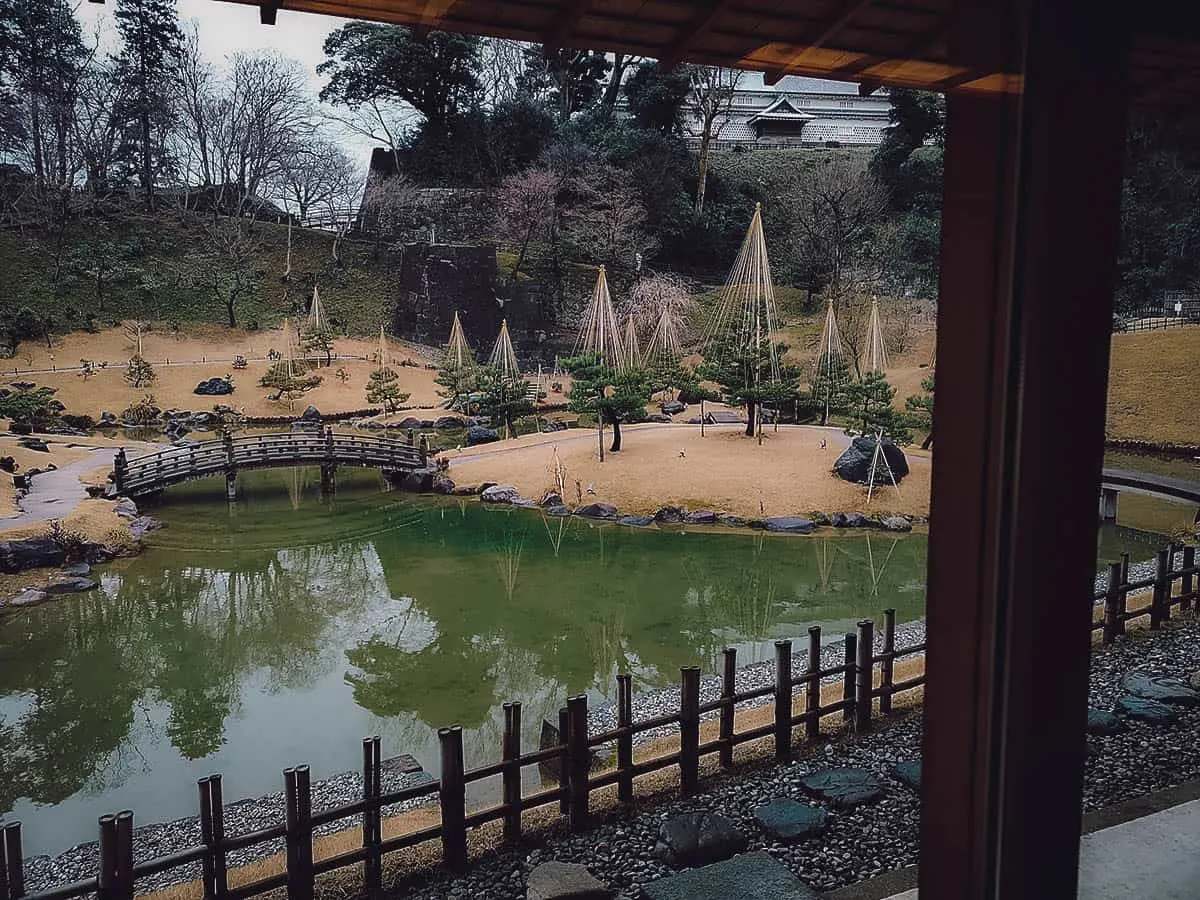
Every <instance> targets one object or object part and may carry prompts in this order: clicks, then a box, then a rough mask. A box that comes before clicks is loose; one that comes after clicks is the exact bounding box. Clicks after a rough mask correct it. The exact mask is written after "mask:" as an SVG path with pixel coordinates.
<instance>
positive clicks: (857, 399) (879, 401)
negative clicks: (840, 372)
mask: <svg viewBox="0 0 1200 900" xmlns="http://www.w3.org/2000/svg"><path fill="white" fill-rule="evenodd" d="M846 396H847V399H848V405H849V408H850V415H851V416H852V417H853V418H854V420H855V421H856V422H858V423H859V424H860V426H861V428H862V432H863V434H876V433H877V432H883V436H884V437H887V438H891V439H892V440H894V441H896V442H897V443H900V444H907V443H909V442H910V441H911V440H912V435H911V434H910V433H909V430H908V420H907V418H906V417H905V416H904V415H903V414H900V413H898V412H897V411H896V410H895V409H893V408H892V400H893V399H894V398H895V396H896V389H895V388H894V387H892V386H891V385H890V384H888V380H887V378H886V377H884V375H883V374H882V373H879V372H868V373H867V374H866V375H864V376H863V377H862V378H860V379H859V380H858V381H855V382H854V383H852V384H851V385H850V386H849V387H848V388H847V389H846Z"/></svg>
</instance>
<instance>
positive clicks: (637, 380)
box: [563, 353, 650, 453]
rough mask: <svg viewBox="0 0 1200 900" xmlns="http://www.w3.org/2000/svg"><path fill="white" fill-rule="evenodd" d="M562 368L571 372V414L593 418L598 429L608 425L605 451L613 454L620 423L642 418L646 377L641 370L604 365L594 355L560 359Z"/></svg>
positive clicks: (617, 446) (647, 397) (647, 384)
mask: <svg viewBox="0 0 1200 900" xmlns="http://www.w3.org/2000/svg"><path fill="white" fill-rule="evenodd" d="M563 366H564V367H565V368H566V370H567V371H568V372H570V373H571V379H572V384H571V393H570V394H569V395H568V399H569V400H570V408H571V411H572V412H577V413H589V414H591V415H593V416H595V417H596V420H597V422H598V423H599V424H600V426H601V427H603V426H604V425H612V427H613V441H612V446H611V447H609V450H611V451H612V452H614V453H616V452H617V451H619V450H620V449H621V423H622V422H637V421H639V420H641V419H644V418H645V417H646V404H647V403H648V402H650V376H649V375H648V374H647V373H646V372H645V371H643V370H641V369H630V368H620V367H618V366H612V365H606V364H605V363H604V362H602V361H601V360H600V357H599V356H597V355H596V354H594V353H588V354H585V355H583V356H577V357H574V358H573V359H566V360H563Z"/></svg>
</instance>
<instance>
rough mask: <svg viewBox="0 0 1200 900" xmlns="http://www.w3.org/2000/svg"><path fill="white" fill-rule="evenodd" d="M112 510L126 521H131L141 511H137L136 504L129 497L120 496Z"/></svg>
mask: <svg viewBox="0 0 1200 900" xmlns="http://www.w3.org/2000/svg"><path fill="white" fill-rule="evenodd" d="M113 512H114V513H116V514H117V515H118V516H120V517H121V518H122V519H126V520H128V521H133V520H134V519H136V518H137V517H138V516H140V515H141V513H139V512H138V508H137V504H136V503H134V502H133V500H131V499H130V498H129V497H122V498H121V499H120V500H118V501H117V505H116V506H114V507H113Z"/></svg>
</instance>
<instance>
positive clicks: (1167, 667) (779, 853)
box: [26, 620, 1200, 900]
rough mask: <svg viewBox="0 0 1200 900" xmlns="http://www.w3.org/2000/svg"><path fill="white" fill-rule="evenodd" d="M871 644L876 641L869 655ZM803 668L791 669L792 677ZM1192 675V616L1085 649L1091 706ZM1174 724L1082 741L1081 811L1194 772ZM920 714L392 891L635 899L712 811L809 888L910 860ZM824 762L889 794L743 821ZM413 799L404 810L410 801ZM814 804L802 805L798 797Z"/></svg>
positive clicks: (169, 830) (261, 851)
mask: <svg viewBox="0 0 1200 900" xmlns="http://www.w3.org/2000/svg"><path fill="white" fill-rule="evenodd" d="M897 632H898V633H897V646H910V645H911V644H913V643H917V642H919V641H921V640H923V639H924V628H923V624H922V623H920V622H914V623H907V624H906V625H905V626H902V627H901V628H898V629H897ZM877 649H878V647H877ZM842 652H843V650H842V644H841V642H840V641H834V642H831V643H829V644H828V645H827V646H826V647H825V648H824V656H825V661H824V662H823V665H830V664H831V663H832V664H836V663H837V662H839V661H840V660H841V654H842ZM805 664H806V663H803V662H802V663H800V665H799V666H798V667H796V669H795V671H796V674H802V672H803V668H804V666H805ZM773 666H774V663H773V661H771V662H768V663H759V664H755V665H753V666H747V667H746V668H744V669H742V670H740V671H739V673H738V682H737V684H738V689H739V690H742V689H745V688H750V687H754V686H756V685H760V684H768V683H770V680H771V678H772V671H773ZM1197 670H1200V623H1197V622H1195V621H1191V620H1188V621H1187V622H1185V623H1182V624H1178V625H1176V626H1173V627H1171V628H1169V629H1167V630H1165V631H1163V632H1161V633H1159V634H1157V635H1152V636H1150V635H1146V634H1145V633H1141V634H1138V635H1135V636H1133V637H1130V638H1125V639H1121V640H1119V641H1118V642H1117V643H1116V644H1114V645H1113V646H1111V647H1108V648H1105V649H1103V650H1098V651H1097V652H1096V653H1095V654H1094V655H1093V663H1092V676H1091V697H1090V703H1091V705H1093V706H1095V707H1098V708H1101V709H1111V708H1112V706H1113V704H1114V703H1115V702H1116V700H1117V698H1118V697H1119V696H1121V694H1122V693H1123V692H1122V690H1121V680H1122V679H1123V678H1124V677H1125V675H1127V674H1128V673H1130V672H1133V671H1138V672H1144V673H1147V674H1151V675H1157V676H1167V677H1174V678H1182V679H1184V680H1186V679H1187V678H1188V677H1189V676H1190V675H1191V673H1193V672H1196V671H1197ZM702 690H703V691H704V692H705V693H704V696H705V697H711V696H714V695H715V694H714V693H713V692H714V691H717V690H719V681H718V680H717V679H705V681H704V682H703V683H702ZM676 708H678V689H677V688H674V689H670V688H669V689H664V690H661V691H656V692H651V693H648V694H644V695H641V696H640V697H638V698H636V699H635V717H636V718H644V717H647V716H653V715H659V714H661V713H662V712H665V711H668V710H671V709H676ZM1179 712H1180V719H1179V722H1178V724H1176V725H1174V726H1169V727H1162V726H1152V725H1147V724H1143V723H1139V722H1130V723H1129V729H1128V730H1127V731H1125V732H1123V733H1121V734H1116V735H1111V736H1105V737H1092V738H1089V744H1090V746H1091V748H1092V755H1091V756H1090V757H1089V759H1088V762H1087V767H1086V783H1085V787H1084V808H1085V809H1088V810H1091V809H1097V808H1101V807H1104V806H1108V805H1110V804H1112V803H1115V802H1119V801H1121V800H1124V799H1128V798H1130V797H1134V796H1138V795H1141V794H1145V793H1147V792H1150V791H1154V790H1159V789H1161V788H1164V787H1169V786H1171V785H1174V784H1178V783H1180V782H1183V781H1187V780H1189V779H1192V778H1197V777H1200V742H1198V741H1196V740H1195V735H1196V734H1197V733H1198V732H1200V708H1196V709H1180V710H1179ZM613 715H614V714H613V712H612V711H611V710H610V709H608V708H602V709H597V710H594V711H592V718H591V721H590V725H591V726H592V727H596V728H599V727H604V726H605V724H606V723H611V722H612V721H613ZM920 744H921V715H920V713H919V712H914V713H909V714H904V715H899V716H897V717H895V718H893V719H892V720H890V721H889V722H888V724H887V725H886V727H880V728H878V729H877V730H874V731H872V732H870V733H868V734H866V735H862V736H860V737H857V738H846V739H839V740H835V741H831V742H827V743H824V744H818V745H808V746H807V747H806V748H803V749H802V751H801V752H805V753H806V754H807V755H806V756H805V757H804V758H803V759H800V760H797V761H795V762H793V763H790V764H786V765H773V764H760V765H747V766H744V767H742V768H740V769H737V770H735V771H733V772H731V773H728V774H719V775H717V776H715V777H713V778H711V779H710V780H709V781H708V782H707V783H706V785H705V788H704V793H703V794H702V795H701V796H699V797H694V798H690V799H688V800H679V799H668V800H659V801H657V802H653V803H646V804H642V805H640V806H639V807H637V808H635V809H634V810H633V811H632V812H631V813H630V814H628V815H624V816H610V817H608V818H606V819H605V820H604V821H601V822H600V823H599V824H598V826H597V827H596V828H594V829H592V830H590V831H588V832H587V833H585V834H577V835H576V834H570V833H568V832H566V831H565V829H563V828H561V827H556V828H555V829H553V830H551V832H550V833H549V834H548V835H547V836H546V839H545V841H544V842H542V843H541V844H540V845H539V846H538V847H536V848H533V849H531V848H530V847H517V848H510V849H500V850H494V851H490V852H489V853H487V854H485V856H484V857H483V858H482V859H481V860H480V861H479V862H478V863H477V864H476V865H474V866H473V867H472V869H471V871H470V872H469V873H467V874H465V875H463V876H460V877H458V878H453V877H451V876H449V875H447V874H445V873H442V872H438V871H435V872H432V873H429V874H427V875H425V876H422V877H421V878H419V879H417V880H416V881H412V882H409V883H407V884H405V885H403V886H399V890H400V891H401V895H403V896H409V897H412V898H415V900H435V898H438V900H441V898H468V897H469V898H472V900H520V898H523V897H524V896H525V879H526V877H527V876H528V873H529V872H530V870H532V868H533V867H534V866H536V865H537V864H539V863H541V862H546V861H548V860H552V859H556V860H561V861H566V862H578V863H583V864H585V865H587V866H588V867H589V869H591V870H592V872H593V873H594V874H595V875H596V876H597V877H599V878H600V879H602V880H604V881H606V882H607V883H609V884H610V885H612V886H613V887H614V888H615V889H616V890H617V892H618V893H617V897H618V900H634V898H636V897H638V896H639V893H640V889H641V886H642V885H644V884H646V883H648V882H651V881H653V880H655V879H657V878H661V877H663V876H665V875H668V874H671V872H672V871H673V870H672V869H670V868H669V867H668V866H667V865H665V864H664V863H663V862H661V861H660V860H659V859H658V858H657V857H656V856H655V855H654V845H655V841H656V838H657V836H658V831H659V828H660V826H661V825H662V823H663V821H664V820H665V819H667V818H669V817H671V816H674V815H678V814H680V813H683V812H691V811H701V810H704V811H711V812H719V813H721V814H722V815H725V816H727V817H728V818H729V819H731V820H732V821H733V822H734V823H735V824H736V825H737V826H738V827H739V828H740V829H741V830H742V831H743V832H744V833H745V834H746V835H748V836H749V837H750V849H751V850H765V851H766V852H767V853H770V854H771V855H772V856H774V857H776V858H777V859H778V860H780V861H781V862H782V863H784V864H785V865H787V866H788V867H789V868H790V869H791V870H792V871H793V872H795V873H796V875H797V876H798V877H799V878H800V879H801V880H803V881H804V882H806V883H807V884H809V885H811V886H812V887H814V888H816V889H818V890H829V889H833V888H836V887H840V886H843V885H846V884H850V883H853V882H856V881H860V880H862V879H865V878H869V877H872V876H874V875H878V874H880V873H882V872H885V871H889V870H892V869H896V868H902V867H905V866H909V865H913V864H914V863H915V862H916V857H917V845H918V823H919V816H920V804H919V800H918V797H917V795H916V793H914V792H913V791H912V790H910V789H909V788H907V787H905V786H904V785H902V784H901V783H900V782H899V781H897V780H896V779H895V778H894V777H893V776H892V775H891V774H890V769H891V767H892V766H893V765H894V764H895V763H897V762H900V761H905V760H914V759H917V758H918V757H919V753H920ZM834 766H855V767H860V768H864V769H867V770H869V771H871V772H873V773H875V774H876V775H877V776H878V777H879V778H880V780H881V782H882V783H883V785H884V787H885V791H886V796H885V797H884V798H883V799H882V800H879V801H877V802H875V803H870V804H866V805H864V806H861V807H858V808H857V809H854V810H851V811H839V810H836V809H832V808H831V809H829V810H828V812H829V825H828V828H827V830H826V832H825V833H824V834H823V835H822V836H820V837H819V838H814V839H810V840H804V841H800V842H798V843H792V844H784V843H776V842H773V841H771V840H770V839H768V838H766V837H765V835H764V834H763V832H762V831H761V830H760V829H759V828H758V826H757V825H756V824H755V821H754V819H753V813H754V810H755V808H756V807H758V806H759V805H761V804H763V803H766V802H767V801H769V800H772V799H774V798H776V797H792V798H795V799H797V800H806V799H807V798H806V796H805V794H804V792H803V790H802V788H801V787H800V784H799V779H800V778H801V777H802V776H804V775H806V774H809V773H811V772H815V771H819V770H821V769H825V768H829V767H834ZM422 777H428V776H424V775H423V774H417V775H415V776H414V775H409V776H392V777H391V778H385V784H384V790H392V789H395V788H397V787H400V786H403V785H404V784H406V783H412V781H410V780H409V779H419V778H422ZM360 794H361V778H360V777H359V776H358V775H357V774H355V773H345V774H343V775H340V776H337V777H335V778H332V779H329V780H327V781H324V782H320V783H319V784H315V785H314V797H313V808H314V810H319V809H325V808H328V807H330V806H334V805H337V804H340V803H345V802H349V801H351V800H353V799H356V798H357V797H358V796H360ZM420 802H422V801H420V800H417V801H413V802H411V803H409V804H406V806H415V805H418V804H419V803H420ZM808 802H812V801H808ZM281 810H282V798H281V797H280V795H273V796H271V797H266V798H260V799H259V800H257V801H244V802H242V803H239V804H236V805H234V806H231V807H228V808H227V809H226V830H227V833H229V834H238V833H243V832H245V831H249V830H255V829H259V828H265V827H269V826H271V825H274V824H278V823H279V821H280V811H281ZM346 824H347V823H346V822H341V823H332V824H331V825H330V826H327V827H326V828H325V829H322V831H333V830H336V829H337V828H338V827H345V825H346ZM198 839H199V829H198V824H197V822H196V821H195V820H194V819H191V820H186V819H185V820H181V821H179V822H173V823H169V824H166V825H151V826H146V827H145V828H141V829H138V832H137V840H136V850H137V858H138V860H139V861H140V860H142V859H149V858H153V857H155V856H157V855H161V854H164V853H166V852H168V850H169V849H170V848H173V847H175V848H177V847H179V846H185V845H193V844H195V843H197V842H198ZM281 849H282V846H281V844H276V845H274V846H270V847H258V848H255V849H254V850H252V851H243V852H241V853H238V854H231V857H230V864H231V865H238V864H243V863H245V862H248V861H250V860H251V859H254V858H258V857H261V856H263V855H265V854H266V853H272V852H278V851H279V850H281ZM95 865H96V847H95V845H84V846H82V847H78V848H75V849H74V850H71V851H68V852H67V853H64V854H62V855H61V856H60V857H58V858H57V859H55V860H53V861H51V860H49V859H47V858H45V857H42V858H39V859H36V860H29V861H28V862H27V870H26V876H27V880H28V882H29V887H30V890H31V891H36V890H41V889H45V888H47V887H50V886H52V885H57V884H62V883H64V882H67V881H71V880H74V879H79V878H84V877H89V876H90V875H92V874H93V873H94V872H95ZM196 868H197V867H195V866H191V867H180V868H178V869H175V870H172V871H170V872H165V873H162V874H161V875H158V876H155V877H154V878H152V879H143V880H142V881H140V882H139V883H138V890H139V891H146V890H150V889H154V888H159V887H163V886H166V885H168V884H173V883H178V882H181V881H185V880H189V879H190V878H193V877H196V875H197V874H198V873H197V871H194V870H195V869H196Z"/></svg>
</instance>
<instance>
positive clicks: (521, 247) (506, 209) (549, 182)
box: [495, 169, 561, 281]
mask: <svg viewBox="0 0 1200 900" xmlns="http://www.w3.org/2000/svg"><path fill="white" fill-rule="evenodd" d="M560 183H561V177H560V176H559V175H558V174H557V173H555V172H554V171H552V170H550V169H528V170H526V171H524V172H518V173H517V174H515V175H510V176H508V177H507V178H505V179H504V180H503V181H502V182H500V184H499V186H498V187H497V188H496V191H495V210H496V214H495V228H496V232H497V234H498V235H499V236H500V237H501V238H503V239H504V240H507V241H508V242H510V243H511V244H512V245H513V246H514V247H516V248H517V258H516V261H515V262H514V263H513V268H512V274H511V275H510V276H509V277H510V278H511V279H512V280H513V281H516V279H517V273H518V272H520V271H521V265H522V264H523V263H524V262H525V255H526V253H527V252H528V250H529V246H530V244H531V243H536V242H538V241H539V240H542V239H545V238H547V237H548V236H549V233H550V229H551V228H552V227H553V224H554V218H555V216H556V215H557V197H558V191H559V187H560Z"/></svg>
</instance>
